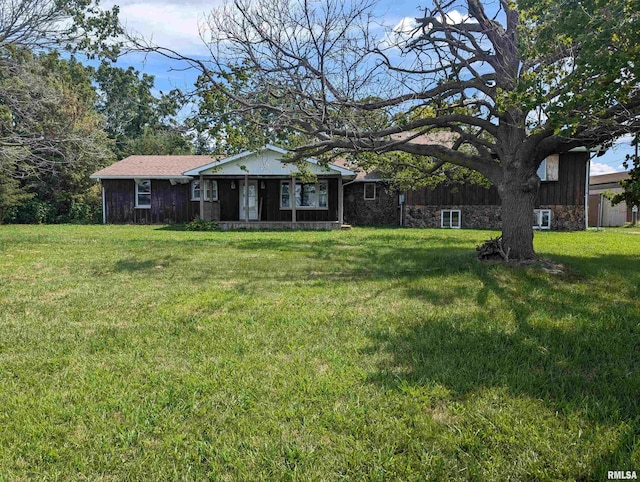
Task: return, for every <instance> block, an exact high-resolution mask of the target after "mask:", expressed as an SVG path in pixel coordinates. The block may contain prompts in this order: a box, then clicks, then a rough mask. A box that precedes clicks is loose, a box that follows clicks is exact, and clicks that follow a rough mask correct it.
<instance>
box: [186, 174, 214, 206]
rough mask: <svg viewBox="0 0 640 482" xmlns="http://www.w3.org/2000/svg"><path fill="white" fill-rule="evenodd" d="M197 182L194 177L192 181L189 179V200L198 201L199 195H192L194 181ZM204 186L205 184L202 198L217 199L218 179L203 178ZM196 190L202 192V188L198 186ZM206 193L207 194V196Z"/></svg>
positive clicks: (207, 199) (206, 199)
mask: <svg viewBox="0 0 640 482" xmlns="http://www.w3.org/2000/svg"><path fill="white" fill-rule="evenodd" d="M199 182H200V180H199V179H194V180H193V181H191V200H192V201H200V196H198V197H196V196H195V195H194V191H195V185H196V183H199ZM204 186H205V189H204V200H205V201H217V200H218V181H216V180H215V179H205V180H204ZM207 187H209V189H207ZM198 191H199V192H200V193H202V188H200V189H199V190H198ZM207 194H209V195H208V196H207Z"/></svg>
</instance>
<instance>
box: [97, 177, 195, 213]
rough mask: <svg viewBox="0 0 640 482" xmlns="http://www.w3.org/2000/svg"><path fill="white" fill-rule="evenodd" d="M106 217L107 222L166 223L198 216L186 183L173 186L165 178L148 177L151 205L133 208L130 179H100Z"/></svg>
mask: <svg viewBox="0 0 640 482" xmlns="http://www.w3.org/2000/svg"><path fill="white" fill-rule="evenodd" d="M102 186H103V187H104V190H105V204H106V210H107V213H106V220H107V223H109V224H128V223H132V224H169V223H184V222H187V221H191V220H192V219H193V218H194V217H195V216H197V215H198V212H199V211H198V210H197V209H196V210H195V212H194V208H193V206H194V205H195V203H192V202H191V201H190V198H189V196H190V193H189V184H176V185H175V186H172V185H171V183H170V182H169V181H167V180H159V179H152V180H151V208H150V209H141V208H136V207H135V182H134V180H133V179H103V180H102Z"/></svg>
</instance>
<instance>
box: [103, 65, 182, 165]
mask: <svg viewBox="0 0 640 482" xmlns="http://www.w3.org/2000/svg"><path fill="white" fill-rule="evenodd" d="M95 80H96V82H97V84H98V91H99V94H100V97H99V100H98V112H100V113H101V114H102V115H103V116H104V117H105V120H106V125H105V129H106V131H107V133H108V134H109V137H111V138H112V139H114V140H115V142H116V152H117V155H118V157H120V158H121V157H125V156H128V155H131V154H154V153H156V151H157V150H158V148H159V147H161V146H165V147H171V149H174V150H171V151H170V152H163V154H173V153H177V152H175V149H177V151H180V152H182V151H184V150H185V147H186V138H184V136H183V134H184V128H182V127H181V126H180V125H179V123H178V122H177V121H176V115H177V113H178V111H179V110H180V107H181V105H182V97H181V95H180V92H179V91H177V90H173V91H171V92H169V93H168V94H163V93H160V96H159V97H156V96H154V95H153V88H154V81H155V79H154V77H153V76H152V75H148V74H142V75H140V72H138V71H137V70H135V69H134V68H133V67H129V68H128V69H122V68H119V67H114V66H111V65H109V64H107V63H103V64H101V65H100V67H99V68H98V69H97V71H96V73H95Z"/></svg>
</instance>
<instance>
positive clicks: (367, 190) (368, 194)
mask: <svg viewBox="0 0 640 482" xmlns="http://www.w3.org/2000/svg"><path fill="white" fill-rule="evenodd" d="M364 198H365V200H367V201H373V200H374V199H375V198H376V183H375V182H367V183H365V185H364Z"/></svg>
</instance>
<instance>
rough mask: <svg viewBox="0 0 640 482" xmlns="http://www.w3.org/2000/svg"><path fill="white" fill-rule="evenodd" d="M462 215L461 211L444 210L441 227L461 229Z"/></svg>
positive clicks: (441, 215) (441, 212) (441, 214)
mask: <svg viewBox="0 0 640 482" xmlns="http://www.w3.org/2000/svg"><path fill="white" fill-rule="evenodd" d="M461 218H462V216H461V214H460V210H459V209H448V210H445V209H443V210H442V211H440V226H441V227H443V228H453V229H460V221H461Z"/></svg>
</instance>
